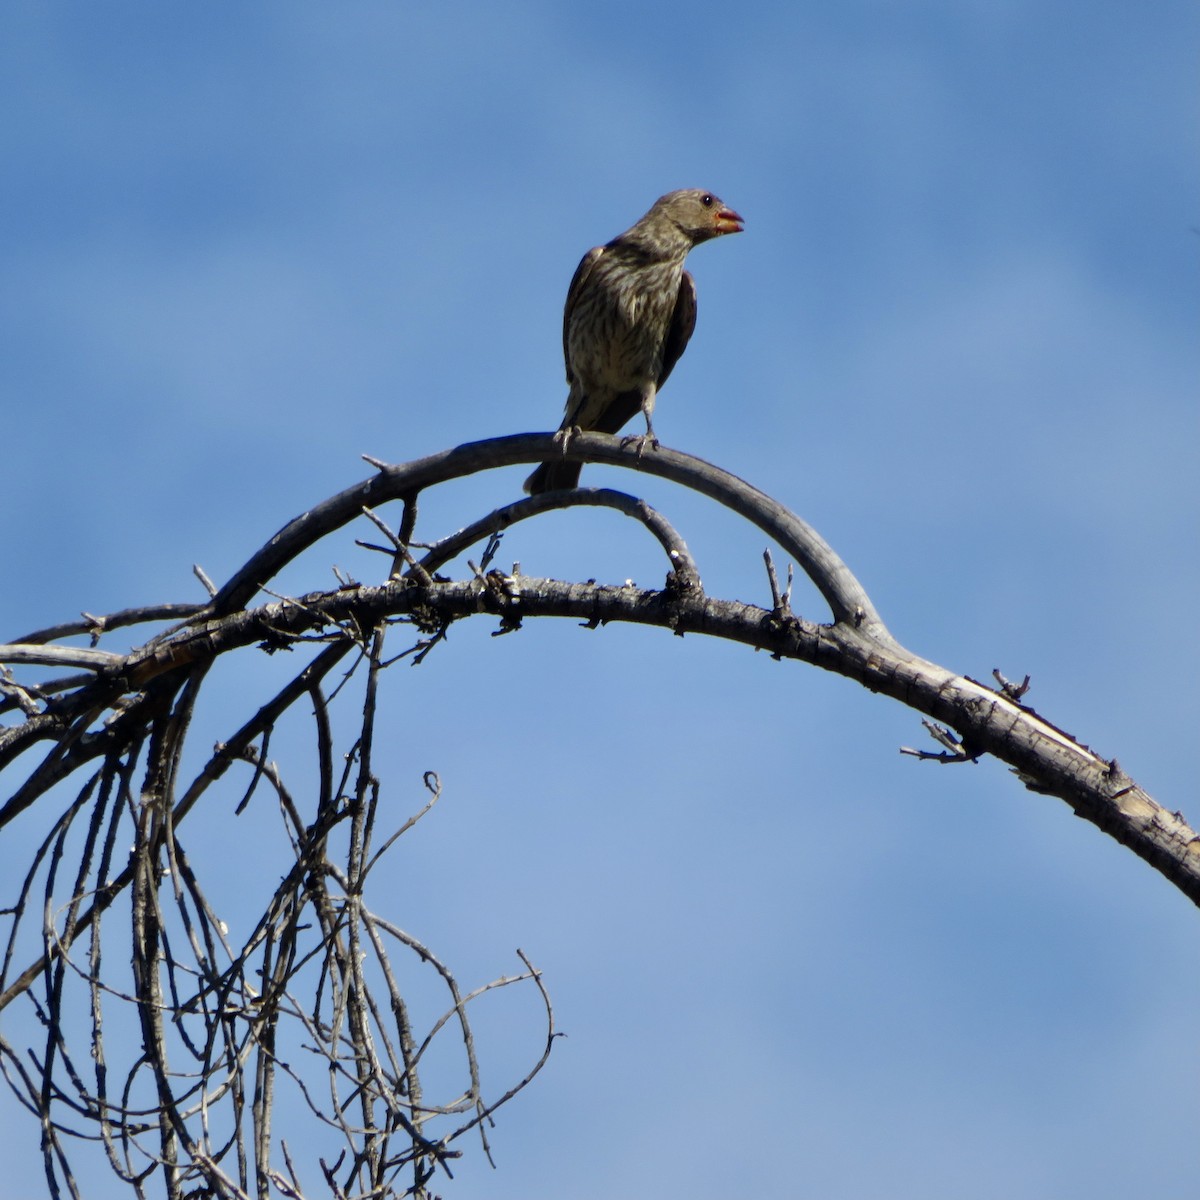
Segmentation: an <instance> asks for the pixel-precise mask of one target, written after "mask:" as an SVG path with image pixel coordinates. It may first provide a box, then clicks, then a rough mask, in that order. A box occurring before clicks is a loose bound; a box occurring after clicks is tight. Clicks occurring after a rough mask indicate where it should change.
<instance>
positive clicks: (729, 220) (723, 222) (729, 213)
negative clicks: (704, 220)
mask: <svg viewBox="0 0 1200 1200" xmlns="http://www.w3.org/2000/svg"><path fill="white" fill-rule="evenodd" d="M713 224H714V225H715V226H716V229H717V232H718V233H741V232H742V230H743V229H744V228H745V227H746V222H745V221H743V220H742V218H741V217H739V216H738V214H737V213H735V212H734V211H733V209H732V208H723V209H721V211H720V212H719V213H717V215H716V216H715V217H714V218H713Z"/></svg>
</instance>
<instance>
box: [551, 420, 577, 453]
mask: <svg viewBox="0 0 1200 1200" xmlns="http://www.w3.org/2000/svg"><path fill="white" fill-rule="evenodd" d="M582 432H583V430H582V429H580V428H579V426H578V425H565V426H563V428H561V429H560V430H559V431H558V432H557V433H556V434H555V435H554V440H555V441H556V442H561V443H562V454H563V458H566V456H567V448H568V447H569V446H570V445H571V439H572V438H574V437H575V435H576V434H577V433H582Z"/></svg>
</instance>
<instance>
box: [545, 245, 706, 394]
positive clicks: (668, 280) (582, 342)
mask: <svg viewBox="0 0 1200 1200" xmlns="http://www.w3.org/2000/svg"><path fill="white" fill-rule="evenodd" d="M682 274H683V263H682V262H678V263H676V262H665V263H650V264H645V265H639V266H637V267H631V266H630V264H629V263H627V262H623V261H622V260H621V259H620V257H619V256H618V255H611V256H610V255H607V254H606V255H605V256H604V257H602V258H601V259H600V260H599V261H598V262H597V263H596V265H595V267H594V268H593V270H592V274H591V276H590V278H589V279H588V281H587V285H586V286H585V287H584V289H583V291H582V292H581V293H580V295H579V296H578V298H577V299H576V302H575V307H574V309H573V311H572V313H571V323H570V328H569V333H568V338H567V350H568V354H569V356H570V365H571V370H572V371H573V372H574V374H575V375H576V377H577V378H578V379H579V380H580V382H581V383H582V384H583V386H584V388H585V389H588V390H591V389H595V388H604V389H609V390H612V391H614V392H623V391H629V390H632V389H635V388H642V387H644V386H645V385H646V384H647V383H652V382H655V381H657V379H658V375H659V371H660V370H661V368H662V356H663V343H664V341H665V340H666V336H667V330H668V328H669V327H670V324H671V316H672V314H673V312H674V311H675V303H676V300H677V298H678V296H679V282H680V278H681V276H682Z"/></svg>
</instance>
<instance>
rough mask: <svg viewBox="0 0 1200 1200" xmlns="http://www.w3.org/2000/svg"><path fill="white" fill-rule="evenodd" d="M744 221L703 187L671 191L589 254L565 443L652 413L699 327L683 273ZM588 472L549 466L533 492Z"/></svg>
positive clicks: (577, 315) (530, 486)
mask: <svg viewBox="0 0 1200 1200" xmlns="http://www.w3.org/2000/svg"><path fill="white" fill-rule="evenodd" d="M741 230H742V218H741V217H739V216H738V214H737V213H735V212H734V211H733V210H732V209H729V208H726V207H725V205H724V204H723V203H722V202H721V201H720V200H719V199H717V197H716V196H714V195H713V194H712V192H705V191H701V190H700V189H699V188H687V189H684V190H683V191H678V192H668V193H667V195H665V196H663V197H661V198H660V199H658V200H656V201H655V202H654V206H653V207H652V208H651V209H650V211H649V212H648V213H647V214H646V215H645V216H644V217H643V218H642V219H641V220H640V221H638V223H637V224H636V225H634V226H632V227H631V228H629V229H627V230H626V231H625V232H624V233H622V234H621V235H620V236H618V237H615V238H613V240H612V241H611V242H609V243H608V244H607V245H604V246H597V247H595V248H594V249H592V250H589V251H588V252H587V254H585V255H584V256H583V261H582V262H580V264H579V267H578V268H577V269H576V271H575V277H574V279H572V280H571V286H570V288H569V289H568V291H567V304H566V308H565V310H564V312H563V355H564V357H565V358H566V364H567V383H568V384H570V387H571V390H570V392H569V394H568V396H567V407H566V413H565V414H564V416H563V420H562V425H561V426H560V427H559V429H560V433H561V434H562V436H563V438H564V439H567V438H569V437H570V434H571V431H572V430H574V429H595V430H599V431H600V432H602V433H616V432H617V431H618V430H619V429H620V428H621V427H622V426H623V425H624V424H625V422H626V421H628V420H629V419H630V418H631V417H632V416H633V415H634V414H635V413H637V412H638V410H639V409H640V410H641V412H642V413H643V414H644V416H645V418H646V438H647V439H648V440H650V441H651V443H652V444H656V443H655V439H654V428H653V426H652V425H651V421H650V418H651V415H652V414H653V412H654V400H655V397H656V395H657V394H658V391H659V389H660V388H661V387H662V385H663V384H664V383H666V381H667V377H668V376H669V375H670V374H671V370H672V368H673V367H674V366H675V364H676V363H677V362H678V361H679V356H680V355H681V354H682V353H683V352H684V350H685V349H686V347H687V344H688V339H689V338H690V337H691V336H692V330H693V329H694V328H695V327H696V283H695V281H694V280H693V279H692V276H691V274H690V273H689V272H688V271H685V270H684V269H683V260H684V259H685V258H686V257H687V253H688V251H689V250H691V248H692V247H693V246H698V245H699V244H700V243H701V242H706V241H708V240H709V239H710V238H714V237H719V236H720V235H721V234H724V233H740V232H741ZM580 469H581V465H580V464H579V463H577V462H567V461H566V460H564V459H559V460H555V461H552V462H547V463H543V464H542V465H541V466H540V467H538V469H537V470H536V471H534V473H533V474H532V475H530V477H529V478H528V479H527V480H526V481H525V490H526V491H527V492H529V493H530V494H531V495H536V494H537V493H539V492H551V491H556V490H558V489H559V488H572V487H575V486H576V485H577V484H578V482H579V472H580Z"/></svg>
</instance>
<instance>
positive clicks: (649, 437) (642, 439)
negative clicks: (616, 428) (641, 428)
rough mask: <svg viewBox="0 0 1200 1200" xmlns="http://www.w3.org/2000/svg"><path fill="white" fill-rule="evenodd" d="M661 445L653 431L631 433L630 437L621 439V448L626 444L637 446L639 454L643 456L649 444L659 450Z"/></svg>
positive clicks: (652, 448) (653, 448)
mask: <svg viewBox="0 0 1200 1200" xmlns="http://www.w3.org/2000/svg"><path fill="white" fill-rule="evenodd" d="M659 445H660V442H659V440H658V438H656V437H655V436H654V434H652V433H631V434H630V435H629V436H628V437H623V438H622V439H621V449H622V450H623V449H624V448H625V447H626V446H637V456H638V458H641V457H642V455H643V454H644V453H645V451H646V447H647V446H649V447H650V449H651V450H657V449H658V447H659Z"/></svg>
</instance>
